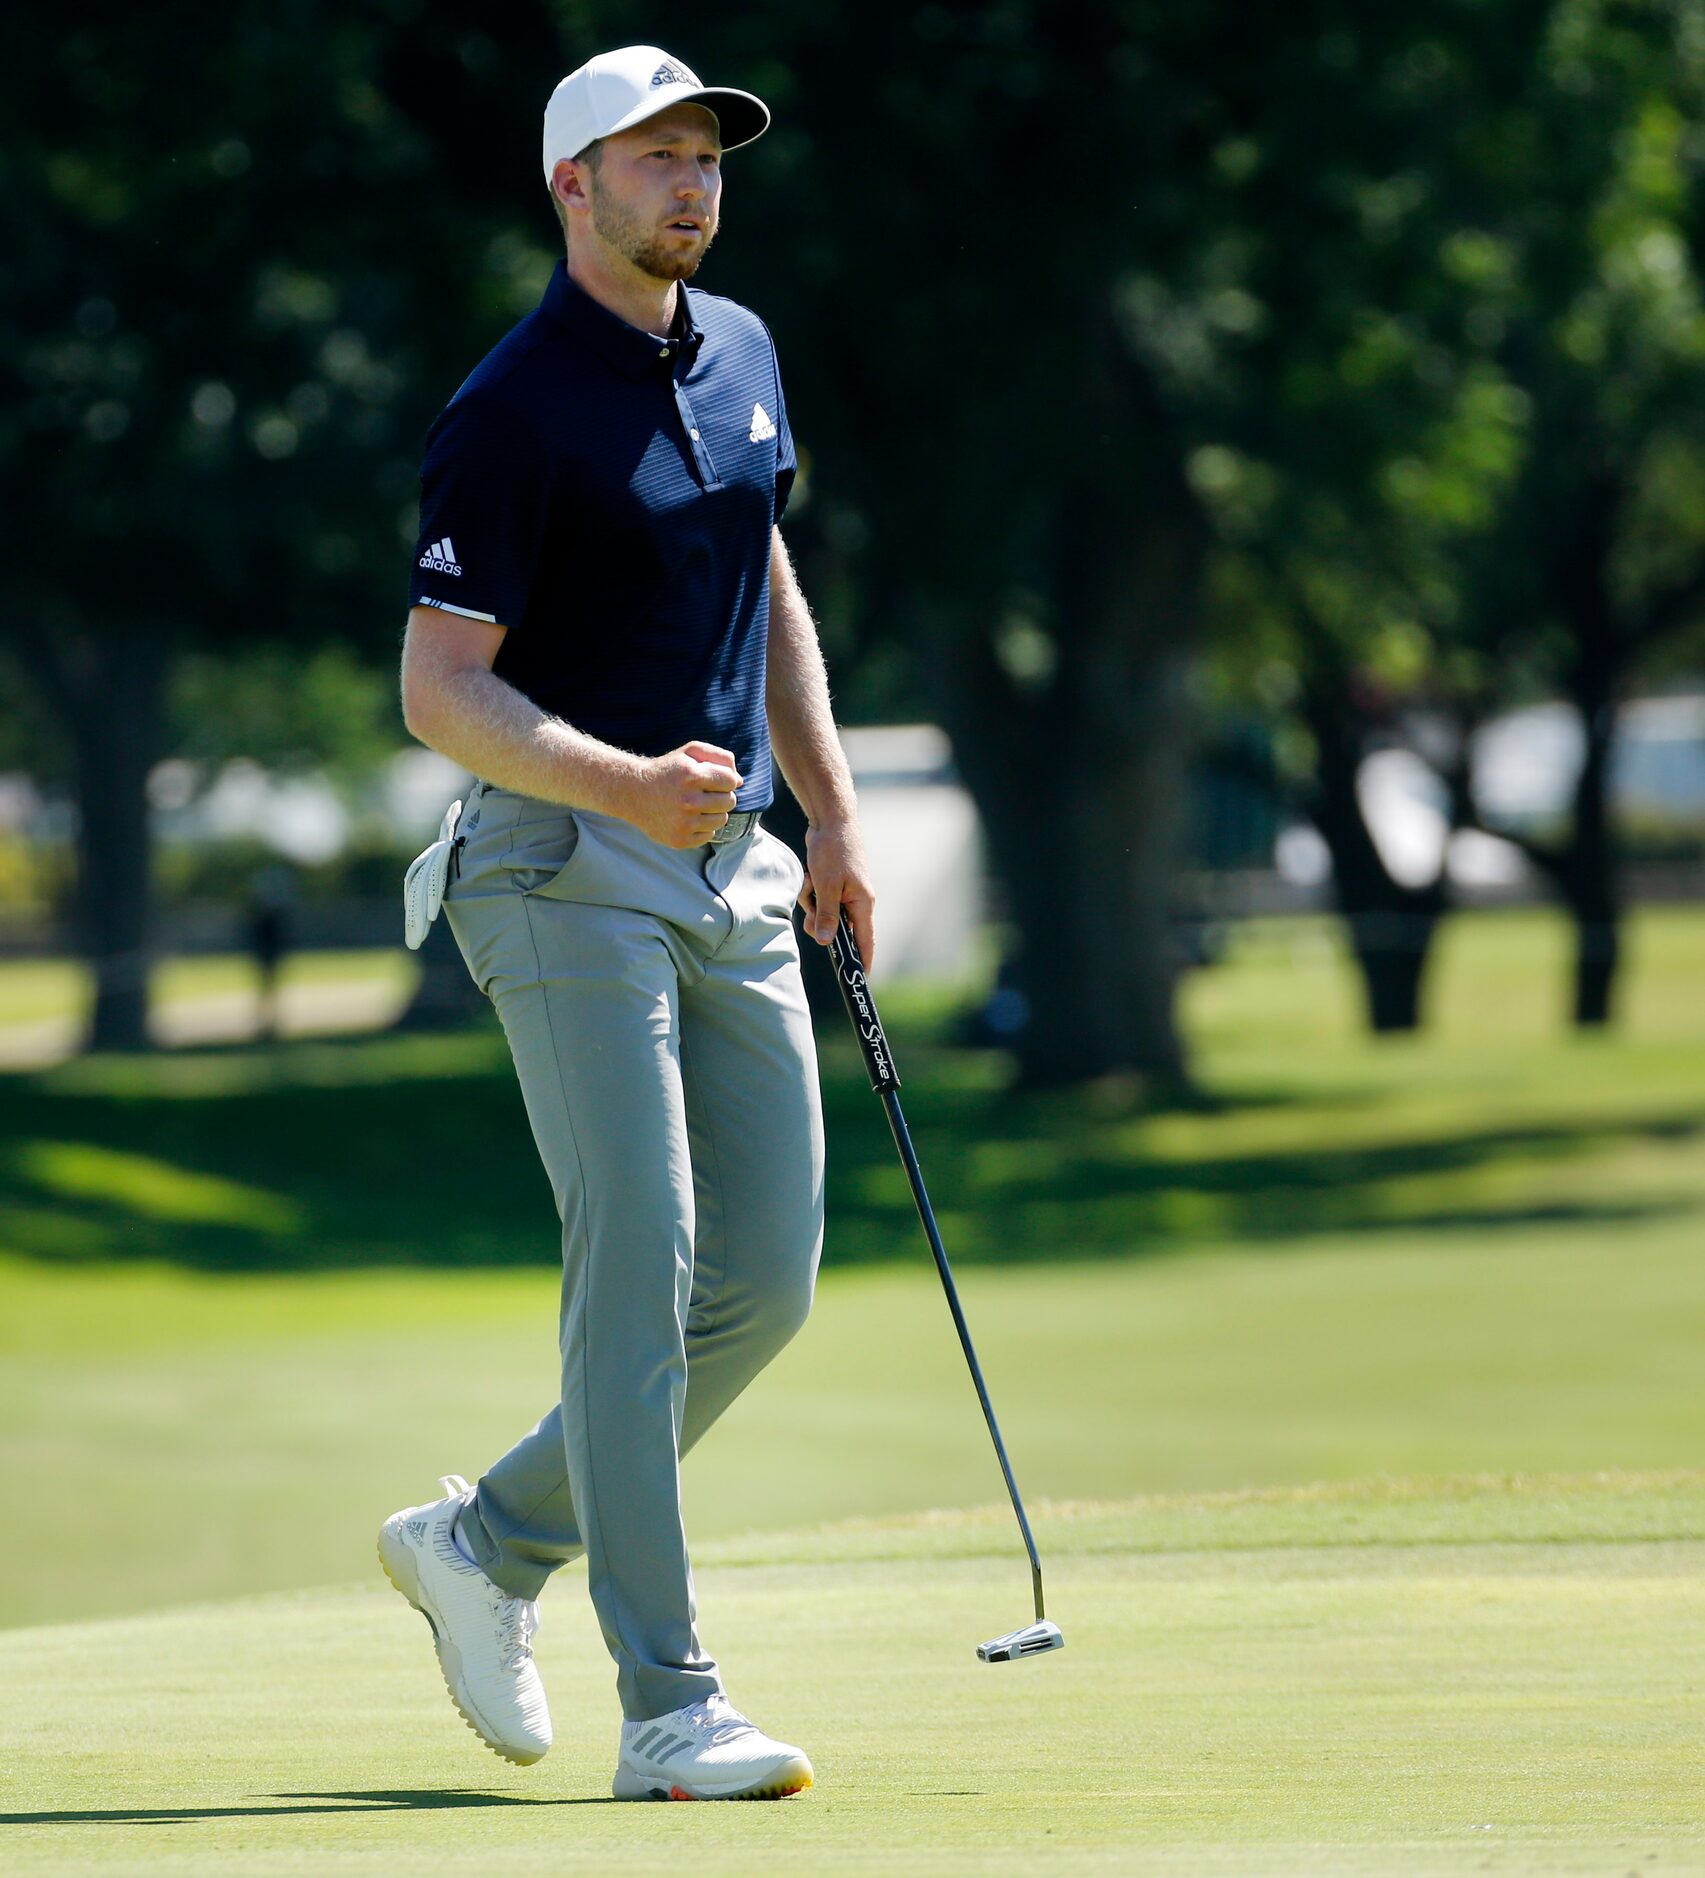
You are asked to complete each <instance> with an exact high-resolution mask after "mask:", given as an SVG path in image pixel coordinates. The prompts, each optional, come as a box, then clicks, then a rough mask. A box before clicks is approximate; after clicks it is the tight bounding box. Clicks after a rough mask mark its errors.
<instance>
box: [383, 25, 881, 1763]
mask: <svg viewBox="0 0 1705 1878" xmlns="http://www.w3.org/2000/svg"><path fill="white" fill-rule="evenodd" d="M768 124H769V112H768V110H767V109H766V108H765V107H764V105H763V104H761V103H760V102H759V101H758V100H757V99H756V98H754V97H752V96H750V95H749V94H748V93H746V92H742V91H730V90H725V89H709V88H707V87H705V86H703V85H701V84H700V82H699V80H698V79H697V78H696V77H695V76H694V75H693V73H692V72H690V71H689V70H688V69H687V67H686V66H684V65H682V64H681V63H680V61H679V60H677V59H673V58H671V57H670V56H669V55H668V54H667V53H666V52H662V51H660V50H659V49H658V48H657V47H655V46H629V47H627V48H625V49H624V50H622V51H619V52H609V53H604V54H602V55H601V56H600V57H598V58H595V59H593V60H592V61H591V62H590V63H589V64H587V65H584V66H582V67H581V68H580V69H579V70H578V71H576V72H574V73H571V74H570V75H569V77H567V78H565V79H564V80H563V81H562V83H561V84H560V85H558V86H557V88H556V90H555V92H554V93H553V94H552V96H551V100H550V103H549V105H548V107H547V109H546V111H545V126H544V171H545V180H546V182H547V183H548V185H549V187H550V190H551V195H552V197H553V200H554V204H555V209H556V213H557V216H558V219H559V220H560V222H561V224H562V228H563V234H564V239H565V241H566V246H567V256H566V260H565V261H559V262H558V263H557V266H556V270H555V272H554V274H553V276H552V278H551V281H550V284H549V286H548V287H547V288H546V290H545V295H544V299H543V301H542V302H541V304H540V305H539V307H538V309H537V310H536V311H535V312H533V313H531V314H529V315H528V316H527V318H525V319H524V320H522V321H521V323H520V324H519V325H518V326H516V327H515V328H514V330H513V331H512V332H510V333H509V334H508V335H507V336H506V337H505V338H504V339H503V340H502V341H501V342H500V343H499V344H498V345H497V347H496V348H495V349H494V350H493V351H492V352H491V353H490V354H488V355H487V357H486V358H485V359H483V360H482V361H481V362H480V364H479V365H478V366H477V367H476V368H475V369H474V372H473V374H472V376H471V377H470V378H469V379H468V381H467V382H466V384H464V385H463V386H462V388H461V390H460V391H458V392H457V393H456V395H455V397H454V398H453V399H452V400H451V401H450V404H449V405H448V407H447V408H446V409H445V410H444V411H443V413H442V414H441V415H440V416H439V418H438V419H437V421H436V422H435V423H434V425H433V427H432V430H431V432H430V434H429V437H428V440H427V447H426V458H425V464H424V468H423V471H422V505H421V534H420V545H419V548H418V550H417V552H416V559H415V566H414V569H413V575H412V580H411V585H410V590H409V597H410V601H411V607H410V611H409V620H408V635H407V641H406V644H405V646H404V649H403V668H402V690H403V708H404V714H405V717H406V719H407V722H408V727H409V729H410V731H412V732H413V734H414V735H415V736H417V737H418V738H419V739H420V740H421V741H422V742H423V743H427V744H430V745H431V746H432V747H433V748H434V749H437V750H441V751H443V752H444V754H445V755H446V756H449V757H450V758H452V759H453V760H454V761H455V762H457V763H460V764H461V765H463V766H464V767H465V768H466V769H468V770H470V771H471V772H472V773H473V774H474V775H475V776H476V777H477V778H478V779H479V780H478V781H477V782H476V783H475V784H474V785H473V788H472V790H471V792H470V795H469V798H468V802H467V805H466V807H465V808H464V810H463V812H462V816H461V820H460V822H459V824H457V825H456V826H454V827H453V828H452V830H451V833H452V834H453V835H455V836H458V837H460V845H459V847H457V848H456V849H454V850H452V852H454V854H455V857H456V861H457V864H458V869H459V871H452V873H451V876H450V878H449V880H448V883H447V887H446V891H445V899H444V904H445V908H446V912H447V916H448V918H449V921H450V925H451V929H452V931H453V932H454V933H455V936H456V940H457V943H458V944H459V946H460V947H461V950H462V954H463V956H464V958H465V959H466V961H467V964H468V969H469V970H470V972H471V973H472V974H473V976H474V978H475V980H476V981H477V982H478V984H479V985H480V986H481V988H482V989H483V990H484V991H485V992H486V993H487V994H488V995H489V996H490V998H491V1000H492V1003H493V1004H494V1005H495V1007H496V1009H497V1013H498V1016H499V1017H500V1019H501V1020H502V1023H503V1027H504V1031H505V1034H506V1035H507V1037H508V1040H509V1047H510V1050H511V1053H512V1055H513V1057H514V1060H515V1067H516V1071H517V1073H518V1075H519V1077H520V1080H521V1088H522V1092H523V1094H524V1096H525V1098H526V1104H527V1114H528V1118H529V1120H530V1122H531V1124H532V1130H533V1137H534V1140H535V1142H536V1143H537V1145H538V1149H539V1153H540V1155H541V1157H542V1158H543V1160H544V1163H545V1167H546V1170H547V1171H548V1173H549V1175H550V1180H551V1186H552V1189H553V1191H554V1193H555V1196H556V1204H557V1210H558V1212H559V1214H560V1215H561V1219H562V1256H563V1285H562V1323H561V1352H562V1393H561V1399H560V1401H558V1402H556V1403H554V1404H552V1406H551V1408H550V1410H549V1412H548V1413H547V1414H546V1415H545V1416H544V1418H543V1420H541V1421H540V1422H539V1424H538V1426H537V1427H535V1428H534V1429H533V1430H532V1432H531V1433H530V1434H527V1435H525V1436H523V1437H522V1439H521V1440H520V1441H519V1442H517V1444H516V1445H515V1446H514V1447H513V1448H511V1449H510V1451H509V1452H508V1453H507V1454H505V1455H504V1456H503V1457H502V1458H501V1459H499V1460H498V1461H496V1462H495V1463H494V1464H493V1465H492V1466H491V1468H490V1469H489V1470H488V1471H487V1472H486V1473H485V1475H484V1476H483V1477H482V1478H481V1480H480V1481H479V1484H478V1485H477V1486H476V1487H474V1488H472V1489H469V1488H468V1487H467V1485H466V1483H465V1482H464V1481H462V1480H460V1479H459V1478H458V1477H456V1476H455V1475H449V1476H446V1478H445V1480H444V1486H445V1489H446V1492H447V1494H448V1497H447V1498H445V1499H441V1500H438V1501H436V1502H435V1503H430V1504H427V1505H423V1506H415V1507H409V1508H406V1509H405V1510H404V1511H402V1512H400V1513H397V1514H395V1515H394V1516H393V1517H392V1518H391V1519H389V1520H387V1521H386V1522H385V1525H384V1528H383V1530H382V1532H381V1535H380V1557H381V1559H382V1561H383V1563H384V1566H385V1569H386V1571H387V1573H388V1574H389V1576H390V1577H391V1579H392V1581H393V1582H394V1583H395V1585H396V1587H397V1589H398V1590H399V1591H401V1592H402V1594H403V1595H404V1597H406V1598H407V1599H408V1601H409V1602H410V1604H411V1605H413V1606H414V1608H415V1609H417V1610H419V1611H421V1612H423V1613H424V1614H425V1616H426V1617H427V1619H428V1620H429V1622H430V1623H431V1625H432V1630H433V1635H434V1639H435V1642H436V1645H437V1649H438V1657H439V1661H440V1663H441V1665H442V1666H443V1670H444V1676H445V1680H446V1682H447V1683H448V1685H449V1689H450V1694H451V1696H452V1698H453V1700H454V1701H455V1703H456V1706H457V1708H458V1709H459V1710H460V1711H461V1713H462V1715H463V1717H464V1718H465V1719H466V1720H467V1722H468V1723H469V1725H470V1726H471V1727H472V1728H473V1729H474V1731H475V1732H476V1733H477V1734H478V1735H479V1736H480V1738H481V1739H482V1740H483V1741H485V1742H486V1743H487V1744H488V1745H489V1746H490V1747H492V1748H494V1749H496V1751H497V1752H498V1753H499V1754H501V1755H503V1756H505V1757H506V1758H507V1759H509V1760H511V1761H516V1762H520V1763H527V1762H532V1761H536V1760H538V1759H539V1757H540V1756H541V1755H543V1754H544V1753H545V1751H546V1749H547V1748H548V1747H549V1746H550V1743H551V1724H550V1715H549V1711H548V1708H547V1705H546V1701H545V1693H544V1690H543V1688H542V1686H541V1684H540V1680H539V1675H538V1671H537V1669H536V1667H535V1665H534V1662H533V1656H532V1649H531V1639H532V1636H533V1632H534V1630H535V1628H536V1625H537V1621H538V1617H537V1609H536V1605H535V1602H534V1600H535V1599H536V1598H537V1597H538V1595H539V1592H540V1591H541V1589H542V1588H543V1586H544V1583H545V1580H546V1579H547V1578H548V1577H549V1576H550V1574H551V1573H552V1572H554V1571H555V1570H556V1569H557V1568H558V1567H559V1566H561V1565H565V1564H567V1563H568V1562H569V1561H570V1560H572V1559H576V1558H579V1557H581V1556H582V1555H584V1556H585V1559H586V1565H587V1575H588V1584H589V1589H590V1591H591V1594H592V1602H593V1604H594V1606H595V1607H596V1610H597V1615H598V1621H599V1624H600V1626H601V1627H602V1630H603V1634H604V1641H605V1643H606V1644H607V1645H608V1647H609V1651H610V1654H611V1656H612V1657H613V1658H614V1659H615V1664H616V1684H617V1689H618V1691H619V1694H620V1698H621V1706H622V1714H623V1716H624V1720H623V1723H622V1730H621V1747H620V1755H619V1760H618V1764H617V1768H616V1774H615V1781H614V1792H615V1794H616V1797H617V1798H619V1799H646V1798H659V1799H662V1798H673V1799H737V1798H755V1797H775V1796H780V1795H783V1794H787V1793H793V1792H796V1791H798V1790H799V1789H800V1788H802V1787H805V1786H808V1785H809V1784H810V1783H811V1778H812V1773H811V1763H810V1761H809V1760H808V1759H807V1758H806V1756H805V1755H804V1754H803V1753H801V1752H800V1751H799V1749H797V1748H793V1747H788V1746H786V1745H784V1744H782V1743H781V1742H778V1741H773V1740H771V1739H770V1738H769V1737H768V1736H766V1735H764V1734H762V1733H761V1732H760V1731H759V1730H758V1729H757V1728H756V1727H754V1726H753V1725H752V1723H751V1722H749V1721H748V1720H747V1719H746V1718H745V1717H744V1716H743V1715H741V1714H740V1713H739V1711H738V1710H736V1709H735V1708H734V1707H733V1706H732V1705H731V1704H730V1702H729V1700H728V1697H727V1696H726V1694H725V1693H724V1690H723V1680H722V1675H721V1672H720V1671H719V1669H718V1667H717V1664H716V1662H715V1660H714V1659H713V1658H712V1656H711V1655H710V1653H709V1652H708V1651H707V1650H706V1648H705V1647H704V1645H703V1643H702V1642H701V1641H700V1638H699V1632H698V1625H697V1617H696V1610H695V1605H694V1599H693V1581H692V1572H691V1569H690V1566H689V1563H688V1556H687V1539H686V1533H685V1531H684V1529H683V1525H682V1517H681V1497H680V1477H679V1466H680V1457H681V1455H682V1454H684V1453H685V1452H686V1450H687V1449H688V1448H690V1447H691V1446H692V1445H693V1443H694V1442H695V1441H697V1440H698V1438H699V1437H700V1436H701V1435H702V1434H703V1433H704V1432H705V1430H706V1429H707V1428H709V1427H710V1425H711V1424H712V1423H713V1422H714V1421H715V1420H716V1418H717V1417H718V1416H719V1415H720V1414H721V1413H722V1412H723V1410H724V1409H726V1408H727V1407H728V1405H729V1404H730V1403H731V1402H732V1401H733V1400H734V1398H735V1397H736V1396H737V1395H739V1393H740V1392H741V1390H742V1389H744V1388H745V1387H746V1385H747V1383H749V1382H750V1381H751V1380H752V1378H753V1377H754V1376H755V1375H757V1373H758V1371H759V1370H760V1369H762V1368H763V1367H764V1365H765V1364H766V1363H768V1362H769V1360H770V1359H771V1358H772V1357H773V1356H774V1355H775V1354H776V1353H777V1351H779V1350H780V1349H781V1348H782V1346H783V1345H784V1344H786V1343H787V1341H788V1339H789V1338H790V1337H792V1336H793V1335H794V1333H795V1332H796V1331H797V1330H798V1329H799V1327H800V1325H801V1324H802V1323H803V1322H804V1321H805V1317H806V1313H807V1311H808V1310H809V1309H810V1305H811V1296H812V1289H813V1285H814V1282H815V1278H816V1269H817V1260H818V1256H819V1252H820V1250H821V1245H822V1233H823V1131H822V1119H821V1113H820V1109H819V1104H818V1092H817V1070H816V1058H815V1054H814V1051H813V1046H812V1037H811V1026H810V1020H809V1017H808V1013H807V1010H806V1003H805V996H804V992H803V989H802V986H801V981H800V972H799V953H798V947H797V944H796V941H795V938H794V932H793V923H792V916H793V906H794V902H795V900H796V899H797V901H798V902H799V904H800V905H801V906H802V907H803V908H804V911H805V920H806V925H807V929H808V931H809V933H810V935H811V937H812V938H814V939H815V940H817V941H818V942H819V943H820V944H825V945H826V944H827V943H828V942H829V940H830V938H831V937H832V936H833V933H834V931H835V928H836V922H837V919H838V916H839V913H840V911H841V909H842V908H843V907H845V908H846V910H847V912H848V915H849V917H850V918H851V920H852V923H853V926H854V929H855V932H856V934H857V937H858V942H859V945H860V946H861V948H862V949H863V951H864V955H865V957H866V959H869V958H870V957H871V951H872V945H871V938H872V935H871V911H872V904H873V896H872V893H871V888H870V876H869V870H868V867H867V865H866V862H865V857H864V852H863V847H862V843H861V839H860V834H859V828H858V821H857V814H856V810H855V806H854V800H853V791H852V783H851V778H850V777H849V775H848V773H847V768H846V764H845V761H844V759H843V757H842V754H841V750H840V745H839V743H838V741H837V739H836V736H835V729H834V724H833V721H832V718H831V715H830V709H829V695H828V686H827V682H826V679H825V675H824V669H823V660H822V655H821V653H820V651H819V648H818V644H817V637H816V631H815V628H814V627H813V624H812V620H811V615H810V613H809V611H808V610H807V607H806V604H805V601H804V599H803V598H802V597H801V594H800V591H799V587H798V585H797V583H796V581H795V579H794V575H793V570H792V566H791V564H790V562H789V560H788V556H787V551H786V549H785V548H784V547H783V545H782V539H781V534H780V531H779V529H778V527H777V523H778V522H779V521H780V519H781V516H782V512H783V510H784V509H785V508H786V506H787V498H788V491H789V488H790V486H791V484H792V482H793V478H794V469H795V457H794V447H793V439H792V435H791V433H790V431H789V429H788V421H787V405H786V400H785V399H784V397H783V395H782V385H781V378H780V374H779V370H778V367H777V363H776V354H775V348H774V346H773V344H772V343H771V340H770V335H769V333H768V331H767V330H766V328H765V327H764V325H763V322H762V321H761V320H759V319H758V318H757V317H756V316H755V315H754V314H752V313H749V312H747V311H746V309H745V308H744V307H740V306H737V305H735V304H734V303H733V302H732V301H729V300H722V299H718V298H716V297H715V296H713V295H710V294H706V293H702V292H700V291H698V290H696V289H694V290H691V291H689V290H688V288H687V287H686V285H685V283H686V282H687V281H688V280H689V279H691V277H692V276H693V274H694V273H695V272H696V271H697V269H698V267H699V264H700V262H701V261H702V260H703V259H704V256H705V252H706V250H707V249H708V248H709V247H710V244H711V242H712V240H713V239H714V237H715V234H716V228H717V219H718V215H719V212H720V208H721V203H722V157H723V154H724V152H725V151H727V150H730V149H733V148H735V147H736V146H738V145H740V144H745V143H750V142H751V141H752V140H753V139H754V138H755V137H757V136H759V135H761V134H762V132H763V131H764V130H765V128H766V127H767V126H768ZM772 752H773V760H775V761H779V763H780V764H781V767H782V770H783V772H784V773H785V775H786V777H787V780H788V782H789V783H790V784H791V785H792V787H793V790H794V793H795V794H796V795H797V796H798V798H799V800H800V802H801V803H802V804H803V805H804V808H805V811H806V814H807V817H808V820H809V833H808V835H807V843H806V851H807V859H808V867H805V868H802V867H801V866H800V864H799V862H798V861H797V860H796V859H795V857H794V855H793V853H792V852H791V850H790V849H789V848H788V847H787V846H786V845H785V844H784V843H782V842H781V841H779V840H778V839H777V838H776V837H775V836H774V835H772V834H770V833H769V831H768V830H766V829H765V828H764V826H763V824H762V822H761V821H760V819H759V817H760V814H761V812H762V811H763V810H764V809H765V808H766V807H768V805H769V804H770V801H771V799H772V783H771V765H772ZM444 1173H445V1176H446V1177H447V1178H453V1179H455V1180H457V1181H459V1182H463V1183H474V1184H477V1183H478V1182H479V1180H480V1178H481V1169H480V1168H479V1166H478V1164H477V1163H474V1162H464V1163H462V1164H460V1165H458V1166H457V1167H455V1168H453V1169H446V1170H444ZM488 1199H489V1203H490V1204H491V1205H492V1206H493V1207H502V1206H503V1205H504V1204H505V1203H506V1201H507V1199H508V1196H507V1195H506V1194H504V1193H502V1192H491V1193H490V1194H489V1195H488ZM790 1454H791V1444H790V1442H789V1440H788V1439H787V1437H786V1436H785V1435H784V1434H783V1431H781V1430H777V1431H776V1438H775V1442H774V1448H773V1460H774V1463H775V1464H783V1465H785V1464H786V1462H787V1461H788V1459H789V1458H790Z"/></svg>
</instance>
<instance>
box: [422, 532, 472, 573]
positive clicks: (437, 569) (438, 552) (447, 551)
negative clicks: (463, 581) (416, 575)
mask: <svg viewBox="0 0 1705 1878" xmlns="http://www.w3.org/2000/svg"><path fill="white" fill-rule="evenodd" d="M420 565H421V566H422V567H430V568H431V569H432V570H433V572H434V573H438V574H459V573H461V571H462V564H461V562H460V561H458V560H457V559H456V550H455V549H454V548H452V547H451V546H450V537H449V536H448V535H446V536H445V537H444V539H443V540H442V541H435V542H433V544H432V546H431V547H430V548H428V549H427V551H426V552H425V553H424V554H423V555H422V556H421V557H420Z"/></svg>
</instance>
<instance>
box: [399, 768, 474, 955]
mask: <svg viewBox="0 0 1705 1878" xmlns="http://www.w3.org/2000/svg"><path fill="white" fill-rule="evenodd" d="M461 813H462V805H461V803H460V802H452V803H451V804H450V806H449V808H448V809H447V810H446V811H445V813H444V825H443V827H442V828H440V829H439V831H438V839H437V840H436V841H435V842H433V844H432V846H431V847H430V848H425V849H423V850H422V851H421V852H420V853H419V854H417V855H416V856H415V857H414V859H413V860H412V861H411V862H410V863H409V870H408V872H407V873H406V874H405V875H404V876H403V937H404V938H405V939H406V940H407V941H408V946H409V950H410V951H411V952H418V951H419V950H420V948H421V946H422V945H423V944H424V943H425V941H426V935H427V934H428V933H429V932H430V931H431V930H432V922H433V921H434V920H435V919H436V918H437V917H438V909H439V908H440V907H441V906H442V905H443V904H444V883H445V882H446V881H447V880H448V879H449V878H450V863H451V860H452V859H453V858H454V856H455V853H456V850H457V849H458V848H459V847H460V846H461V845H462V843H461V839H460V837H459V836H458V835H457V833H456V823H457V821H458V819H459V818H460V816H461Z"/></svg>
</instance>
